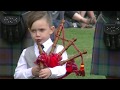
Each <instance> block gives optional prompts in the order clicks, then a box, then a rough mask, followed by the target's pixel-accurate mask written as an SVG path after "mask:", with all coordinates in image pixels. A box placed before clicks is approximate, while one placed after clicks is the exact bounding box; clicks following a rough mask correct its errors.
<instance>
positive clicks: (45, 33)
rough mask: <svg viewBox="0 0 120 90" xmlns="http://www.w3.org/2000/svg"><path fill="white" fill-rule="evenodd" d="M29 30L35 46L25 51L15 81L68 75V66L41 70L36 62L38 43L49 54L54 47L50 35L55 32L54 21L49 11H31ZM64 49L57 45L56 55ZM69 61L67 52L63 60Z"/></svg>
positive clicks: (17, 68) (63, 55) (16, 71)
mask: <svg viewBox="0 0 120 90" xmlns="http://www.w3.org/2000/svg"><path fill="white" fill-rule="evenodd" d="M27 25H28V30H29V32H30V34H31V37H32V39H33V40H34V45H33V46H31V47H28V48H26V49H24V50H23V52H22V54H21V56H20V58H19V61H18V64H17V67H16V69H15V73H14V79H33V78H42V79H50V78H60V77H62V76H64V75H65V74H66V64H64V65H62V66H55V67H53V68H51V67H47V68H44V69H41V68H40V67H39V66H38V65H36V64H35V63H34V62H35V61H36V59H37V57H38V56H39V49H38V45H37V42H38V41H39V43H40V44H42V45H43V46H44V48H43V50H44V51H45V52H46V53H48V51H50V49H51V47H52V44H53V42H52V40H51V39H50V35H51V34H52V33H53V32H54V29H55V27H54V26H52V19H51V17H50V15H49V14H48V12H47V11H31V12H30V13H29V15H28V21H27ZM63 48H64V47H63V46H62V45H57V47H56V49H55V53H59V52H60V51H62V49H63ZM66 59H68V56H67V52H66V51H65V52H64V53H63V54H62V60H66Z"/></svg>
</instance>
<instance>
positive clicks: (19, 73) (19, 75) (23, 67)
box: [14, 49, 34, 79]
mask: <svg viewBox="0 0 120 90" xmlns="http://www.w3.org/2000/svg"><path fill="white" fill-rule="evenodd" d="M25 51H26V49H24V50H23V52H22V53H21V56H20V58H19V61H18V64H17V67H16V69H15V73H14V79H31V78H33V77H34V76H33V75H32V68H27V63H26V61H25V58H24V54H25Z"/></svg>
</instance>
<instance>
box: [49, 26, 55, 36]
mask: <svg viewBox="0 0 120 90" xmlns="http://www.w3.org/2000/svg"><path fill="white" fill-rule="evenodd" d="M54 31H55V26H51V27H50V34H52V33H53V32H54Z"/></svg>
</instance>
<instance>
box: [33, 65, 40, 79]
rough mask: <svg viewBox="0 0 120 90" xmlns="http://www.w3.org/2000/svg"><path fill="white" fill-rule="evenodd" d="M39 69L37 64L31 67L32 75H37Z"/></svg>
mask: <svg viewBox="0 0 120 90" xmlns="http://www.w3.org/2000/svg"><path fill="white" fill-rule="evenodd" d="M39 71H40V67H39V66H38V65H37V66H34V67H33V68H32V74H33V76H35V77H39Z"/></svg>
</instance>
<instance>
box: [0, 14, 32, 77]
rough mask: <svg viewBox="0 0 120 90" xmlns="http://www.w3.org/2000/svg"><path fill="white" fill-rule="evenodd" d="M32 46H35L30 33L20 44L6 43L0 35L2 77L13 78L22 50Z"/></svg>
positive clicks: (0, 69)
mask: <svg viewBox="0 0 120 90" xmlns="http://www.w3.org/2000/svg"><path fill="white" fill-rule="evenodd" d="M0 14H1V13H0ZM31 45H33V40H32V39H31V36H30V34H29V32H27V33H26V36H25V38H24V40H23V41H21V42H20V43H18V44H9V43H6V42H5V41H3V40H2V39H1V33H0V76H13V75H14V70H15V68H16V66H17V62H18V60H19V57H20V54H21V52H22V50H23V49H24V48H26V47H28V46H31Z"/></svg>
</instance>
